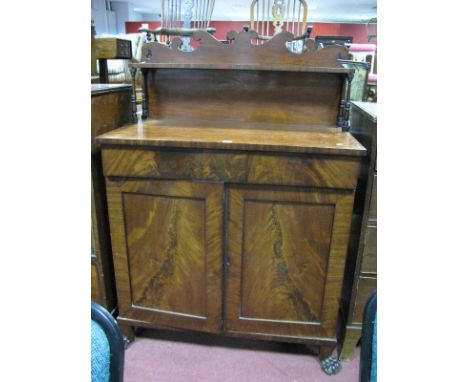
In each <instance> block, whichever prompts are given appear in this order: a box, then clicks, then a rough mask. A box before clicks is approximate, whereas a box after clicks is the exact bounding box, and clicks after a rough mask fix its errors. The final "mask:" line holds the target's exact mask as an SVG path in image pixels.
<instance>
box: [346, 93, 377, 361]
mask: <svg viewBox="0 0 468 382" xmlns="http://www.w3.org/2000/svg"><path fill="white" fill-rule="evenodd" d="M351 132H352V134H353V136H354V137H356V138H357V139H358V140H359V141H360V142H361V143H362V144H363V145H364V146H365V147H366V149H367V152H368V156H367V158H366V160H365V161H364V162H363V167H362V172H361V175H360V177H359V182H358V191H357V193H356V206H357V208H356V209H355V213H357V215H358V219H359V221H360V227H359V230H358V232H357V233H356V238H357V243H356V245H355V248H356V256H355V257H354V259H353V261H351V264H350V265H352V266H349V269H348V270H347V271H348V272H349V273H350V276H352V289H351V294H350V300H349V303H348V304H346V305H347V306H348V311H347V314H346V327H345V329H344V333H343V335H344V337H343V343H342V346H341V352H340V358H341V359H342V360H348V359H351V357H352V355H353V353H354V349H355V347H356V345H357V343H358V342H359V340H360V338H361V331H362V320H363V314H364V307H365V305H366V303H367V300H368V299H369V297H370V296H371V294H372V293H373V292H374V291H375V290H376V289H377V103H371V102H353V104H352V112H351Z"/></svg>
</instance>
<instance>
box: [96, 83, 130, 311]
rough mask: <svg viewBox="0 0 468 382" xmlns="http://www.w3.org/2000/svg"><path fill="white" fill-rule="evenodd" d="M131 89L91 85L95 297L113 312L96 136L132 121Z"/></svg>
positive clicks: (104, 190) (112, 272)
mask: <svg viewBox="0 0 468 382" xmlns="http://www.w3.org/2000/svg"><path fill="white" fill-rule="evenodd" d="M131 93H132V87H131V86H130V85H126V84H112V85H109V84H92V85H91V222H92V223H91V299H92V300H93V301H94V302H96V303H98V304H100V305H102V306H104V307H105V308H106V309H107V310H108V311H109V312H112V311H113V310H115V308H116V306H117V301H116V295H115V281H114V270H113V264H112V252H111V244H110V238H109V222H108V217H107V200H106V189H105V184H104V176H103V174H102V159H101V150H100V148H99V146H98V145H97V144H95V143H94V138H95V137H96V136H98V135H100V134H103V133H105V132H108V131H111V130H114V129H116V128H117V127H120V126H122V125H123V124H125V123H127V122H129V120H130V117H131V106H130V97H131Z"/></svg>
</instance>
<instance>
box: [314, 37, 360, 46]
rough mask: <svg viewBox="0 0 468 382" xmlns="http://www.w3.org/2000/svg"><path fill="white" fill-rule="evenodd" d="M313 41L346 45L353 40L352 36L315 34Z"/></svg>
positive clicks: (325, 44) (323, 43)
mask: <svg viewBox="0 0 468 382" xmlns="http://www.w3.org/2000/svg"><path fill="white" fill-rule="evenodd" d="M315 42H316V43H317V44H322V45H323V46H327V45H346V44H351V43H352V42H353V37H352V36H316V37H315Z"/></svg>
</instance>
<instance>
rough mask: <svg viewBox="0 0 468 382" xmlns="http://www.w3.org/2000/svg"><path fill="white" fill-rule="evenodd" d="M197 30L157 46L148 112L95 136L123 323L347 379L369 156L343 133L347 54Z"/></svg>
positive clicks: (279, 39) (150, 66) (147, 51)
mask: <svg viewBox="0 0 468 382" xmlns="http://www.w3.org/2000/svg"><path fill="white" fill-rule="evenodd" d="M228 37H229V38H230V40H235V41H233V43H232V44H222V43H220V42H218V41H216V40H215V39H214V38H213V37H212V36H210V35H209V34H208V33H203V32H200V34H199V35H197V38H198V39H200V46H199V48H197V49H196V50H194V51H193V52H190V53H186V52H182V51H180V50H178V49H176V48H175V47H174V46H172V47H168V46H164V45H161V44H158V43H148V44H146V45H145V46H144V47H143V57H145V62H142V63H139V64H133V66H134V67H136V68H138V69H140V70H142V72H143V78H144V81H145V82H144V86H143V90H144V100H145V101H144V102H143V115H146V112H147V113H148V116H149V119H148V120H145V121H143V122H142V123H138V124H132V125H128V126H125V127H123V128H121V129H118V130H115V131H111V132H108V133H106V134H104V135H102V136H100V137H99V138H98V142H99V143H100V144H101V145H102V155H103V169H104V175H105V177H106V182H107V197H108V206H109V218H110V228H111V237H112V249H113V258H114V267H115V275H116V286H117V294H118V302H119V315H118V322H119V324H120V325H121V327H122V329H123V330H124V331H125V333H126V334H127V335H128V336H131V335H132V330H131V329H132V328H133V327H149V328H167V329H185V330H197V331H204V332H210V333H219V334H226V335H232V336H242V337H252V338H257V339H269V340H278V341H285V342H302V343H306V344H313V345H318V346H319V347H320V358H321V360H322V361H323V363H322V365H323V367H324V370H325V371H326V372H327V373H335V372H337V370H338V369H339V367H338V366H339V364H338V361H337V360H336V359H335V358H334V357H333V356H332V353H333V351H334V349H335V346H336V344H337V336H336V330H337V325H338V322H337V321H338V313H339V302H340V297H341V289H342V282H343V272H344V267H345V261H346V254H347V247H348V240H349V230H350V225H351V217H352V210H353V202H354V191H355V187H356V182H357V177H358V174H359V172H360V168H361V158H362V157H363V156H364V155H365V153H366V150H365V148H364V147H363V146H362V145H361V144H359V142H357V141H356V139H355V138H353V136H352V135H351V134H350V133H348V132H343V130H342V127H346V126H347V108H346V105H347V102H346V101H347V98H346V97H348V98H349V87H348V84H349V80H350V77H351V76H350V74H351V73H352V70H350V69H346V68H343V67H342V66H341V65H340V64H339V62H338V61H337V58H340V57H341V58H345V57H346V49H345V48H343V47H336V46H334V47H328V48H324V49H321V50H316V47H315V46H314V45H313V44H311V41H308V42H307V44H308V46H309V49H308V50H307V52H305V53H303V54H294V53H291V52H289V51H288V50H287V48H286V42H287V41H291V38H292V35H291V34H289V33H282V34H279V35H276V36H275V37H273V38H272V40H270V41H269V42H268V43H267V44H264V45H259V46H256V45H252V44H251V40H252V39H255V38H256V34H255V33H254V32H247V31H243V32H240V33H238V34H234V35H233V34H232V33H231V34H230V36H228Z"/></svg>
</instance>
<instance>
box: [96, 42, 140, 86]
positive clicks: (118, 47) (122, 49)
mask: <svg viewBox="0 0 468 382" xmlns="http://www.w3.org/2000/svg"><path fill="white" fill-rule="evenodd" d="M94 55H95V57H96V59H98V61H99V82H100V83H102V84H107V83H109V72H108V69H107V60H111V59H131V58H132V42H131V41H129V40H123V39H120V38H115V37H98V38H95V40H94Z"/></svg>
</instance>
